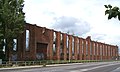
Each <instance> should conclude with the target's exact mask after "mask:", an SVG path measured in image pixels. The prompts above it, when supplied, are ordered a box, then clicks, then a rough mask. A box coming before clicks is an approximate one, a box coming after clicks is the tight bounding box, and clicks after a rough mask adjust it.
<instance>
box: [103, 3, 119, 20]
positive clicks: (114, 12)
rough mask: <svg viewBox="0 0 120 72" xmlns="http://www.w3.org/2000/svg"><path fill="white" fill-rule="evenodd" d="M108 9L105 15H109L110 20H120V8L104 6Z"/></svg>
mask: <svg viewBox="0 0 120 72" xmlns="http://www.w3.org/2000/svg"><path fill="white" fill-rule="evenodd" d="M104 6H105V8H107V9H106V11H105V15H106V14H108V19H111V18H118V20H120V9H119V7H116V6H115V7H112V6H111V5H110V4H109V5H104Z"/></svg>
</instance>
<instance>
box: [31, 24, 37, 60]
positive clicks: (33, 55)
mask: <svg viewBox="0 0 120 72" xmlns="http://www.w3.org/2000/svg"><path fill="white" fill-rule="evenodd" d="M35 32H36V25H34V26H32V27H31V28H30V41H29V43H30V48H29V49H30V55H29V56H30V58H31V60H35V59H36V35H35V34H36V33H35Z"/></svg>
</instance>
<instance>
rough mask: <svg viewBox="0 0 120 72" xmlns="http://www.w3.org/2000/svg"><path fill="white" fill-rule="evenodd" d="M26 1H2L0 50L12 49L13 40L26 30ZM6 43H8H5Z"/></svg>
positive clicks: (0, 1)
mask: <svg viewBox="0 0 120 72" xmlns="http://www.w3.org/2000/svg"><path fill="white" fill-rule="evenodd" d="M23 2H24V0H0V50H2V49H3V46H4V45H5V47H6V48H7V49H10V48H12V46H13V39H17V38H18V36H19V35H20V34H21V33H22V32H23V30H24V24H25V20H24V18H25V16H24V15H25V13H24V12H23V7H24V4H23ZM5 41H6V42H5Z"/></svg>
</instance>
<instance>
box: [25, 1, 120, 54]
mask: <svg viewBox="0 0 120 72" xmlns="http://www.w3.org/2000/svg"><path fill="white" fill-rule="evenodd" d="M24 1H25V2H24V4H25V6H24V12H25V20H26V22H27V23H30V24H36V25H38V26H41V27H46V28H50V29H54V30H57V31H61V32H64V33H67V32H69V34H74V35H75V36H79V37H83V38H86V37H87V36H91V39H92V40H94V41H98V42H103V43H107V44H112V45H118V46H119V53H120V32H119V31H120V21H118V20H117V19H114V18H113V19H111V20H108V19H107V15H106V16H105V13H104V12H105V10H106V9H105V7H104V5H106V4H107V5H108V4H111V5H112V6H118V7H120V1H119V0H24Z"/></svg>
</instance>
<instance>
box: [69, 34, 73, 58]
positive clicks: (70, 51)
mask: <svg viewBox="0 0 120 72" xmlns="http://www.w3.org/2000/svg"><path fill="white" fill-rule="evenodd" d="M68 38H69V43H68V48H69V52H68V53H69V58H68V59H69V60H72V36H71V35H69V36H68Z"/></svg>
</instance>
